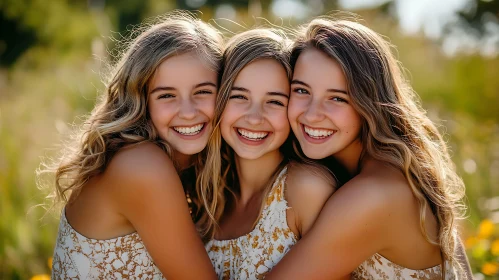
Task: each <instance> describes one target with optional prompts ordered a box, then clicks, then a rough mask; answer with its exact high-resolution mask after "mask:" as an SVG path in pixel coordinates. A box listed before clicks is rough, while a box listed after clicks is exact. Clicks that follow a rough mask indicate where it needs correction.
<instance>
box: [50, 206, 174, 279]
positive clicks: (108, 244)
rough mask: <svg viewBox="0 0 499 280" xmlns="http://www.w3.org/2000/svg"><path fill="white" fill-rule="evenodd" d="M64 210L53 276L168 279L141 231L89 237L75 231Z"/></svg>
mask: <svg viewBox="0 0 499 280" xmlns="http://www.w3.org/2000/svg"><path fill="white" fill-rule="evenodd" d="M64 212H65V211H64V210H63V211H62V214H61V221H60V224H59V233H58V236H57V243H56V246H55V250H54V258H53V263H52V279H154V280H156V279H165V278H163V275H162V274H161V272H160V271H159V269H158V268H157V267H156V266H155V265H154V263H153V260H152V258H151V256H150V255H149V253H148V252H147V250H146V248H145V246H144V243H143V242H142V239H141V238H140V236H139V234H138V233H136V232H135V233H131V234H127V235H125V236H122V237H117V238H113V239H106V240H98V239H90V238H86V237H85V236H83V235H81V234H79V233H78V232H76V230H74V229H73V227H71V225H70V224H69V223H68V221H67V219H66V215H65V213H64Z"/></svg>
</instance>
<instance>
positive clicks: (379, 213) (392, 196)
mask: <svg viewBox="0 0 499 280" xmlns="http://www.w3.org/2000/svg"><path fill="white" fill-rule="evenodd" d="M291 64H292V66H293V69H294V73H293V79H292V82H291V97H290V101H289V107H288V116H289V121H290V123H291V128H292V129H293V132H294V133H295V135H296V138H297V139H298V142H299V143H300V147H301V149H302V150H303V152H304V154H305V155H306V156H307V157H309V158H311V159H324V158H329V157H331V158H333V159H335V160H336V161H338V162H339V163H341V165H342V166H343V167H345V168H346V169H347V170H348V173H349V175H350V177H352V179H351V180H349V181H348V182H347V183H345V184H344V185H343V186H342V187H341V188H340V189H339V190H338V191H337V192H336V193H335V194H334V195H332V196H331V198H330V199H329V200H328V201H327V203H326V205H325V206H324V209H323V210H322V212H321V214H320V216H319V218H318V219H317V221H316V223H315V224H314V226H313V227H312V229H311V230H310V232H309V233H308V234H307V235H306V236H305V237H304V238H303V239H302V240H301V241H300V242H298V244H297V245H295V246H294V247H293V249H292V250H291V251H290V252H289V253H288V254H287V255H286V256H285V257H284V258H283V260H282V261H281V262H280V263H279V264H278V265H277V266H276V267H275V268H274V269H273V270H272V272H271V273H270V274H269V275H268V277H267V278H266V279H338V278H341V277H344V276H345V275H348V274H350V273H352V272H353V273H352V278H353V279H456V278H457V277H459V279H461V277H464V276H458V275H459V273H460V271H461V269H460V266H459V264H458V260H457V258H456V254H455V244H456V239H457V236H456V231H457V230H456V219H457V218H458V217H459V214H460V213H461V211H460V210H461V207H462V204H461V199H462V198H463V195H464V185H463V182H462V180H461V179H460V178H459V177H458V175H457V174H456V172H455V169H454V165H453V163H452V161H451V159H450V155H449V152H448V150H447V146H446V144H445V142H444V141H443V139H442V136H441V135H440V133H439V132H438V130H437V128H436V127H435V125H434V124H433V123H432V122H431V121H430V119H429V118H428V117H427V116H426V115H425V113H424V111H423V110H422V109H421V107H420V106H419V104H418V102H417V99H416V94H415V93H414V91H413V90H412V88H411V86H410V85H409V83H408V81H407V80H406V79H405V78H404V76H403V73H402V70H401V68H400V66H399V63H398V61H396V59H395V58H394V56H393V54H392V53H391V49H390V45H389V43H388V42H386V41H385V40H384V39H383V38H382V37H381V36H380V35H378V34H376V33H375V32H374V31H372V30H371V29H369V28H367V27H365V26H363V25H361V24H359V23H356V22H353V21H348V20H332V19H330V18H328V17H324V18H317V19H314V20H312V21H311V22H310V23H309V24H308V25H306V27H305V28H304V29H303V30H302V31H301V32H300V34H299V36H298V37H297V39H296V41H295V45H294V48H293V51H292V55H291Z"/></svg>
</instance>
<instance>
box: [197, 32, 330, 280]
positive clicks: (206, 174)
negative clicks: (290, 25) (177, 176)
mask: <svg viewBox="0 0 499 280" xmlns="http://www.w3.org/2000/svg"><path fill="white" fill-rule="evenodd" d="M281 34H282V33H281V32H279V31H276V30H268V29H256V30H250V31H245V32H243V33H241V34H238V35H235V36H234V37H233V38H232V39H231V40H230V41H229V42H228V43H227V45H226V49H225V52H224V57H223V66H222V67H223V74H222V79H221V86H220V90H219V95H218V96H217V108H216V113H215V121H216V126H215V128H214V134H213V137H212V138H211V139H210V141H209V143H208V148H207V149H208V155H207V165H206V168H205V169H204V170H203V172H202V173H201V176H200V178H199V180H198V183H199V184H200V186H201V189H205V190H206V189H208V190H210V191H211V193H212V195H213V198H211V199H213V200H215V201H217V207H215V208H213V209H211V210H210V212H209V213H207V214H211V215H212V217H211V218H214V219H213V220H212V219H210V217H209V216H208V215H206V216H205V219H204V220H201V221H202V223H201V226H202V227H203V229H204V230H205V231H204V232H205V237H206V239H207V240H208V243H207V244H206V250H207V251H208V254H209V256H210V259H211V261H212V262H213V265H214V267H215V270H216V272H217V274H218V277H219V279H263V277H264V275H265V274H266V273H267V272H268V271H270V270H271V269H272V267H273V266H274V265H275V264H276V263H277V262H279V260H280V259H281V258H282V257H283V256H284V255H285V254H286V253H287V252H288V251H289V250H290V249H291V247H292V246H293V245H294V244H295V243H296V242H297V241H298V240H299V239H300V238H301V237H302V236H303V235H305V234H306V233H307V232H308V230H309V229H310V227H311V226H312V224H313V223H314V221H315V218H316V217H317V215H318V214H319V212H320V210H321V208H322V206H323V204H324V202H325V201H326V200H327V198H328V197H329V196H330V195H331V194H332V193H333V191H334V185H333V184H332V182H333V178H332V176H331V175H330V174H328V173H327V171H324V170H322V169H320V168H318V167H315V168H314V167H312V166H307V165H303V164H298V163H295V162H293V161H290V158H289V156H290V155H291V153H290V151H287V152H283V150H284V149H285V148H286V147H289V146H288V145H289V134H290V126H289V122H288V118H287V106H288V99H289V78H290V76H291V71H290V67H289V53H288V50H289V48H288V47H289V43H288V41H287V40H286V38H285V37H284V36H283V35H281ZM220 175H222V176H220ZM204 193H209V192H207V191H204ZM215 222H216V223H217V224H215ZM216 225H217V226H216Z"/></svg>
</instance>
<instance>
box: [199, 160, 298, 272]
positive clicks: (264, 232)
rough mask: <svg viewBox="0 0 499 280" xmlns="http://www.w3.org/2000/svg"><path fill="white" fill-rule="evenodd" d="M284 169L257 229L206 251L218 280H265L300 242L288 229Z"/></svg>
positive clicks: (216, 242) (212, 243) (211, 244)
mask: <svg viewBox="0 0 499 280" xmlns="http://www.w3.org/2000/svg"><path fill="white" fill-rule="evenodd" d="M286 172H287V168H286V167H285V168H284V169H283V170H282V171H281V173H280V174H279V176H278V177H277V179H276V181H275V182H274V184H273V186H272V189H271V191H270V193H269V195H268V197H267V199H266V202H265V205H264V208H263V211H262V213H261V214H260V217H259V219H258V222H257V225H256V226H255V228H254V229H253V230H252V231H251V232H250V233H248V234H245V235H243V236H240V237H238V238H235V239H230V240H211V241H209V242H208V243H207V244H206V246H205V247H206V251H207V252H208V255H209V256H210V259H211V262H212V263H213V266H214V268H215V271H216V273H217V275H218V278H219V279H223V280H226V279H241V280H244V279H263V278H264V276H265V274H266V273H268V272H269V271H270V270H271V269H272V267H274V266H275V265H276V264H277V263H278V262H279V261H280V260H281V259H282V257H284V255H285V254H286V253H287V252H288V251H289V249H291V247H292V246H293V245H294V244H296V242H297V241H298V239H297V237H296V236H295V234H294V233H293V232H292V231H291V229H290V228H289V227H288V223H287V220H286V210H287V209H288V203H287V201H286V200H285V198H284V186H285V180H286V174H287V173H286Z"/></svg>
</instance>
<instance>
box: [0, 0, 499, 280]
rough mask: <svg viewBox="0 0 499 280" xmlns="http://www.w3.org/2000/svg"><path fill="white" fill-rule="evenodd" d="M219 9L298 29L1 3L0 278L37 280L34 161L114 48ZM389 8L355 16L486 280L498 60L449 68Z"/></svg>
mask: <svg viewBox="0 0 499 280" xmlns="http://www.w3.org/2000/svg"><path fill="white" fill-rule="evenodd" d="M296 1H298V0H296ZM296 1H295V2H296ZM229 2H230V3H233V5H232V6H231V7H232V8H233V11H234V12H235V18H234V20H236V21H237V22H241V23H243V25H244V26H251V25H253V24H254V23H256V22H257V21H258V20H257V19H256V17H257V16H263V17H266V18H268V20H269V21H270V22H273V23H276V24H281V23H282V22H284V26H289V24H291V25H292V26H295V25H296V24H298V23H300V22H301V21H304V20H306V19H307V18H306V17H305V18H301V19H296V18H295V19H279V18H276V17H275V16H274V15H273V13H272V3H273V2H272V1H271V0H262V1H258V0H245V1H243V0H238V1H222V0H219V1H217V0H186V1H181V0H176V1H173V0H170V1H162V0H130V1H118V0H108V1H105V0H88V1H75V0H52V1H50V4H48V3H47V2H46V1H42V0H0V26H1V28H0V194H1V195H0V279H29V278H30V277H32V276H33V275H37V276H36V277H38V278H33V279H47V274H48V273H49V272H50V264H49V265H47V260H48V259H49V258H50V256H52V252H53V247H54V243H55V238H56V233H57V225H58V220H57V218H54V217H53V216H48V217H46V218H45V219H41V217H42V216H43V214H44V213H45V210H44V209H43V208H41V207H34V206H35V205H37V204H39V203H42V202H43V199H44V195H45V194H46V191H40V190H38V189H37V188H36V184H35V174H34V170H35V169H36V168H37V167H38V166H39V164H40V159H41V157H46V156H54V155H55V154H56V152H57V151H58V149H59V147H58V146H57V143H60V141H61V139H63V138H65V137H66V136H67V135H68V132H69V131H70V129H71V125H68V123H69V124H72V123H74V124H75V125H78V124H80V123H81V116H83V115H85V114H88V112H90V110H91V109H92V107H93V105H94V102H95V99H96V97H97V95H98V94H99V93H100V92H102V90H103V85H102V82H101V79H102V77H103V74H105V71H106V69H107V68H106V67H107V64H108V63H109V62H112V60H113V57H112V56H111V55H110V53H116V52H115V50H114V44H115V39H120V38H121V37H120V36H121V35H126V34H127V33H128V32H129V31H130V30H131V28H133V26H134V25H136V24H138V23H140V22H141V21H142V20H144V19H145V18H148V17H151V16H155V15H159V14H162V13H165V12H168V11H170V10H172V9H174V8H176V7H181V8H186V9H191V10H199V11H200V12H201V14H200V17H201V18H203V19H204V20H210V19H211V18H213V17H215V16H220V10H219V9H218V8H219V7H220V5H228V4H229ZM302 2H303V3H305V4H307V5H308V6H313V5H315V4H317V3H319V2H321V3H322V6H321V7H322V8H321V9H316V10H312V13H313V14H319V13H322V12H323V11H329V10H332V9H337V8H338V5H337V2H336V1H316V0H314V1H312V0H310V1H305V0H303V1H302ZM482 2H483V3H482ZM492 2H494V1H492ZM314 3H315V4H314ZM474 3H475V4H476V5H477V9H476V14H479V13H482V14H485V13H486V12H483V10H482V7H485V6H484V5H485V4H486V3H489V2H486V1H474ZM200 4H201V5H200ZM389 5H390V3H387V4H384V5H382V6H380V7H377V8H371V9H366V10H363V11H358V12H359V13H360V14H361V16H362V18H363V19H364V21H363V22H364V23H365V24H366V25H367V26H369V27H371V28H372V29H374V30H375V31H377V32H379V33H381V34H383V35H385V36H386V37H387V38H389V39H390V41H391V42H392V43H393V44H394V45H396V46H397V48H396V51H397V52H398V57H399V59H400V60H401V62H402V63H403V65H404V67H405V68H406V69H407V72H408V76H409V78H410V80H411V82H412V84H413V86H414V88H415V90H416V91H417V92H418V93H419V95H420V96H421V100H422V105H423V107H424V108H426V109H427V111H428V114H429V116H430V117H431V118H432V119H433V120H435V121H436V122H437V123H438V124H439V125H440V127H441V129H442V131H443V132H445V133H446V138H447V140H448V143H449V145H450V147H451V149H452V156H453V160H454V162H455V163H456V167H457V169H458V172H459V174H460V175H461V176H462V177H463V179H464V180H465V183H466V185H467V195H468V204H469V208H470V211H469V218H468V219H467V220H465V221H463V222H462V225H461V226H462V231H463V236H464V237H465V238H468V237H469V238H471V239H469V238H468V239H467V240H473V239H472V238H473V237H474V238H477V239H480V240H481V241H477V242H475V243H473V242H471V241H467V246H468V248H469V253H470V255H469V256H470V259H471V262H472V265H473V269H474V271H476V272H477V273H482V274H483V275H487V274H489V275H494V273H496V271H497V269H498V268H497V267H498V264H497V254H496V253H497V252H496V251H497V250H499V249H497V248H499V247H498V246H499V245H498V244H499V243H497V241H496V239H497V238H499V237H498V233H497V231H496V230H495V228H496V227H497V226H495V224H496V223H498V222H499V215H496V214H495V213H496V210H497V209H499V206H498V207H497V208H494V205H495V204H494V203H491V202H490V201H491V200H490V199H491V198H493V197H496V196H499V111H498V110H497V105H498V104H499V96H498V93H499V79H498V78H497V74H496V72H497V69H498V66H499V58H498V57H497V56H494V57H482V56H480V55H479V54H459V55H456V56H453V57H449V56H447V55H445V54H444V53H443V51H442V48H441V46H440V45H439V44H438V42H433V41H429V40H428V39H425V38H423V37H421V36H420V35H418V36H413V37H408V36H404V35H402V33H401V32H400V30H399V28H398V26H397V21H396V19H395V17H392V16H390V15H389V14H388V11H389V10H390V8H389ZM486 5H491V6H490V7H493V8H491V9H492V10H490V11H489V12H491V13H492V14H494V9H496V10H495V15H497V2H495V3H494V4H486ZM314 7H315V6H314ZM487 7H489V6H487ZM487 7H486V8H487ZM487 9H489V8H487ZM223 15H224V14H223V13H222V16H223ZM309 16H310V15H309ZM475 17H476V18H480V17H479V16H473V17H470V18H469V22H470V23H471V24H474V22H475V21H474V18H475ZM227 18H230V17H228V16H227ZM211 23H216V24H217V25H218V26H219V27H221V28H228V29H229V30H232V31H235V30H240V29H241V28H242V27H240V26H237V25H236V24H234V23H231V22H230V21H226V20H217V21H216V22H213V21H211ZM226 33H228V34H230V32H226ZM483 205H488V206H487V207H484V206H483ZM483 220H485V221H483ZM490 224H493V225H494V231H493V233H490V235H488V236H486V237H485V235H483V232H484V229H483V228H487V227H488V228H489V229H490ZM480 232H482V234H480ZM478 236H479V237H480V238H478ZM483 240H486V241H483ZM487 240H488V241H487ZM482 243H483V244H489V245H487V246H485V245H483V246H482V245H479V244H482ZM476 246H482V247H483V248H482V247H480V248H481V249H476V248H477V247H476ZM477 250H478V251H480V250H482V251H480V252H481V253H480V254H479V253H476V252H477ZM483 252H485V253H483ZM477 275H478V274H477ZM486 277H495V276H486ZM491 279H492V278H491Z"/></svg>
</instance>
